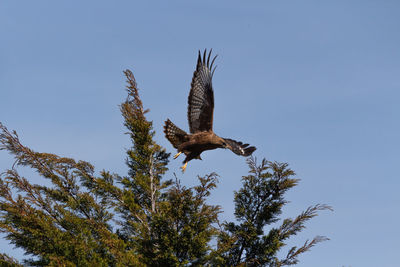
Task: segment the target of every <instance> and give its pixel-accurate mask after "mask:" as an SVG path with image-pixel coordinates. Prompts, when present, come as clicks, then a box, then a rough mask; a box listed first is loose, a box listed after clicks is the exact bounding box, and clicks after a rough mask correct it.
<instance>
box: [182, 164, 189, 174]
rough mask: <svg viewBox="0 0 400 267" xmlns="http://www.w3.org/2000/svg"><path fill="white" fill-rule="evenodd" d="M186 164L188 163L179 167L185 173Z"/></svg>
mask: <svg viewBox="0 0 400 267" xmlns="http://www.w3.org/2000/svg"><path fill="white" fill-rule="evenodd" d="M187 164H188V163H187V162H186V163H185V165H183V166H182V167H181V169H182V172H185V170H186V166H187Z"/></svg>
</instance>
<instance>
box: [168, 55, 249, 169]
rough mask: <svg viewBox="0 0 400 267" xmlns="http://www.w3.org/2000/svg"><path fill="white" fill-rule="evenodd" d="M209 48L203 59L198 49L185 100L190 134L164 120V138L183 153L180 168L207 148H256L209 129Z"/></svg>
mask: <svg viewBox="0 0 400 267" xmlns="http://www.w3.org/2000/svg"><path fill="white" fill-rule="evenodd" d="M210 56H211V51H210V53H209V54H208V57H207V58H206V51H204V54H203V58H202V57H201V54H200V52H199V57H198V59H197V67H196V70H195V72H194V74H193V79H192V84H191V89H190V93H189V99H188V104H189V107H188V120H189V128H190V134H188V133H186V132H185V131H183V130H181V129H180V128H178V127H177V126H175V125H174V124H173V123H172V122H171V121H170V120H169V119H168V120H166V121H165V126H164V133H165V137H166V138H167V139H168V140H169V141H170V142H171V144H172V145H173V146H174V147H175V148H176V149H177V150H178V154H176V155H175V157H174V158H177V157H178V156H179V155H180V154H181V153H184V154H185V155H186V158H185V160H184V161H183V163H184V166H182V171H184V170H185V169H186V166H187V163H188V162H189V161H190V160H192V159H201V158H200V154H201V153H202V152H204V151H206V150H212V149H216V148H228V149H230V150H232V151H233V152H234V153H235V154H237V155H240V156H249V155H251V154H252V153H253V152H254V150H256V148H255V147H254V146H250V147H249V144H243V143H242V142H238V141H235V140H232V139H228V138H221V137H219V136H218V135H216V134H215V133H214V132H213V130H212V124H213V111H214V92H213V89H212V76H213V74H214V70H215V68H214V69H213V68H212V66H213V63H214V60H215V58H216V57H214V59H213V60H212V61H211V64H210Z"/></svg>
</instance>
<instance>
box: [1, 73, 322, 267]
mask: <svg viewBox="0 0 400 267" xmlns="http://www.w3.org/2000/svg"><path fill="white" fill-rule="evenodd" d="M124 73H125V76H126V77H127V83H128V86H127V92H128V97H127V99H126V101H125V102H123V103H122V104H121V106H120V109H121V113H122V115H123V117H124V125H125V127H126V128H127V129H128V134H129V136H130V139H131V141H132V147H131V148H130V149H128V151H127V158H126V164H127V165H128V167H129V171H128V173H127V174H126V175H125V176H120V175H118V174H115V173H111V172H109V171H105V170H103V171H101V172H100V173H99V174H96V173H95V170H94V167H93V166H92V165H91V164H90V163H88V162H85V161H76V160H74V159H71V158H64V157H59V156H57V155H54V154H48V153H40V152H36V151H33V150H31V149H30V148H28V147H26V146H24V145H23V144H22V143H21V142H20V140H19V137H18V135H17V133H16V132H10V131H8V129H7V128H6V127H5V126H4V125H2V124H0V129H1V131H0V149H1V150H6V151H8V152H9V153H11V154H13V155H14V157H15V159H16V162H15V164H14V165H13V166H12V168H10V169H8V170H5V171H4V172H3V173H2V174H1V176H0V231H1V232H2V233H5V234H6V238H7V239H8V240H9V241H10V243H11V244H13V245H14V246H16V247H19V248H22V249H23V250H24V251H25V253H26V254H27V255H30V256H31V257H30V258H29V259H27V260H25V261H24V264H26V265H31V266H143V265H145V266H204V265H211V266H241V265H242V266H244V265H246V266H284V265H292V264H295V263H297V260H298V259H297V258H298V255H300V254H301V253H303V252H305V251H307V250H309V249H310V248H311V247H312V246H313V245H315V244H316V243H318V242H320V241H323V240H326V238H324V237H316V238H314V239H312V240H311V241H310V242H306V243H305V244H304V245H303V246H301V247H300V248H296V247H294V248H291V249H290V250H289V252H288V254H287V257H286V258H284V259H278V258H277V252H278V251H279V250H280V249H281V248H282V247H283V246H284V245H285V243H284V242H285V240H287V239H288V238H289V237H290V236H292V235H295V234H296V233H298V232H299V231H301V230H302V229H303V228H304V223H305V222H306V221H307V220H309V219H311V218H312V217H314V216H316V215H317V212H318V211H320V210H323V209H329V207H328V206H325V205H316V206H314V207H310V208H308V209H307V210H306V211H305V212H303V213H302V214H300V215H299V216H297V217H296V218H294V219H286V220H283V222H282V224H281V226H280V227H278V228H271V229H270V230H269V232H268V233H266V234H264V231H265V230H266V226H268V225H270V224H272V223H276V222H277V221H278V220H279V217H278V216H279V215H280V213H281V209H282V207H283V206H284V205H285V204H286V201H285V200H284V197H283V195H284V193H285V192H286V191H287V190H288V189H290V188H292V187H293V186H295V185H296V184H297V182H298V180H296V179H294V178H292V177H293V175H294V172H293V171H291V170H290V169H288V167H287V164H279V163H272V162H269V161H266V160H263V161H262V163H261V164H260V165H257V164H256V160H255V159H254V158H250V159H248V164H249V167H250V174H249V175H248V176H244V177H243V178H242V180H243V187H242V188H241V189H240V190H239V191H237V192H235V200H234V202H235V216H236V218H237V222H224V223H220V222H219V220H218V214H219V213H220V207H219V206H215V205H209V204H207V198H208V197H209V195H210V193H211V190H212V189H214V188H215V187H216V186H217V182H218V179H217V177H218V176H217V175H216V174H215V173H211V174H209V175H205V176H204V177H198V179H199V184H198V185H197V186H194V187H191V188H187V187H185V186H183V185H182V184H181V183H180V181H179V180H178V179H175V180H172V179H169V180H165V179H162V178H163V176H164V175H165V173H166V171H167V170H168V168H167V166H168V162H169V157H170V154H169V153H167V152H166V151H165V149H164V148H162V147H161V146H159V145H158V144H157V143H156V142H155V141H154V134H155V133H154V130H153V128H152V122H150V121H148V120H147V119H146V117H145V114H146V113H147V112H148V110H144V108H143V104H142V102H141V100H140V98H139V94H138V89H137V85H136V81H135V78H134V76H133V74H132V72H131V71H129V70H127V71H125V72H124ZM20 166H27V167H30V168H32V169H34V170H36V171H37V172H38V173H39V174H40V175H41V176H42V177H43V178H45V179H48V180H49V181H50V184H51V185H50V186H45V185H43V184H32V183H31V182H30V181H29V179H27V178H25V177H23V176H21V175H20V174H19V172H18V167H20ZM213 240H216V241H217V245H214V246H213V245H212V243H213ZM214 243H215V242H214ZM0 264H1V266H22V265H21V264H20V263H19V262H18V261H17V260H15V259H13V258H12V257H10V256H8V255H5V254H0Z"/></svg>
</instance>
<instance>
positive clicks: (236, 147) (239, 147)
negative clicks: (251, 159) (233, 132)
mask: <svg viewBox="0 0 400 267" xmlns="http://www.w3.org/2000/svg"><path fill="white" fill-rule="evenodd" d="M224 140H225V142H226V145H227V148H229V149H230V150H232V152H233V153H235V154H237V155H239V156H245V157H247V156H250V155H251V154H252V153H253V152H254V151H255V150H256V147H254V146H249V144H243V143H242V142H238V141H235V140H232V139H228V138H224Z"/></svg>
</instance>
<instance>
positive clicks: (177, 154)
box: [174, 152, 182, 159]
mask: <svg viewBox="0 0 400 267" xmlns="http://www.w3.org/2000/svg"><path fill="white" fill-rule="evenodd" d="M180 154H182V152H178V153H176V155H175V156H174V159H176V158H177V157H179V155H180Z"/></svg>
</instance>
